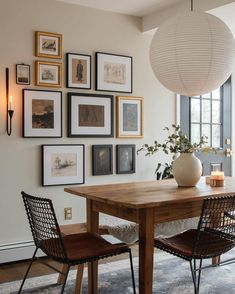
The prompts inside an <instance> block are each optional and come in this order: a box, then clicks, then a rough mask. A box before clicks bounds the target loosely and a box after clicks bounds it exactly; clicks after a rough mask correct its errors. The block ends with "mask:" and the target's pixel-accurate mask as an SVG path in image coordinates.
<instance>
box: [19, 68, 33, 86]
mask: <svg viewBox="0 0 235 294" xmlns="http://www.w3.org/2000/svg"><path fill="white" fill-rule="evenodd" d="M23 68H24V69H25V70H28V81H27V82H26V81H25V82H24V81H23V80H22V81H20V77H19V74H20V70H21V71H22V70H23ZM21 79H23V77H21ZM30 83H31V72H30V65H29V64H24V63H21V64H16V84H17V85H30Z"/></svg>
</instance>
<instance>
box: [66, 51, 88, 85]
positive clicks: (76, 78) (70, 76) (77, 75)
mask: <svg viewBox="0 0 235 294" xmlns="http://www.w3.org/2000/svg"><path fill="white" fill-rule="evenodd" d="M66 57H67V58H66V59H67V88H76V89H91V55H84V54H75V53H67V54H66Z"/></svg>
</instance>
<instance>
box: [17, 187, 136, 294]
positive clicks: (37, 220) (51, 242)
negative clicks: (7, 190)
mask: <svg viewBox="0 0 235 294" xmlns="http://www.w3.org/2000/svg"><path fill="white" fill-rule="evenodd" d="M21 194H22V198H23V202H24V206H25V209H26V214H27V217H28V221H29V224H30V228H31V232H32V235H33V239H34V243H35V246H36V249H35V251H34V253H33V256H32V258H31V261H30V264H29V266H28V268H27V270H26V273H25V275H24V278H23V281H22V283H21V286H20V289H19V291H18V294H20V293H21V291H22V288H23V286H24V283H25V280H26V279H27V276H28V273H29V271H30V269H31V266H32V264H33V262H34V261H35V260H39V261H40V262H42V263H43V264H45V265H46V266H49V267H50V268H52V269H53V270H55V271H57V272H59V273H61V274H63V275H64V276H65V277H64V282H63V284H62V289H61V293H63V292H64V289H65V285H66V281H67V277H68V273H69V270H70V267H71V266H72V265H78V264H83V263H86V262H92V261H96V260H99V259H103V258H107V257H110V256H114V255H119V254H123V253H129V258H130V267H131V278H132V285H133V293H134V294H136V288H135V277H134V267H133V259H132V253H131V249H130V248H129V247H128V248H124V249H120V250H116V251H115V252H112V253H108V254H103V255H100V256H95V257H91V258H86V259H82V260H71V259H69V258H68V255H67V251H66V247H65V244H64V240H63V237H62V235H61V232H60V227H59V225H58V222H57V218H56V214H55V211H54V207H53V204H52V201H51V200H50V199H47V198H40V197H35V196H31V195H28V194H26V193H25V192H21ZM38 249H41V250H42V251H43V252H44V253H45V254H46V255H47V256H48V257H49V258H52V259H53V260H55V261H57V262H60V263H62V264H67V265H68V267H67V270H66V272H62V271H60V270H58V269H56V268H55V267H53V266H51V265H50V264H48V263H46V262H44V261H42V259H40V258H38V257H36V254H37V251H38Z"/></svg>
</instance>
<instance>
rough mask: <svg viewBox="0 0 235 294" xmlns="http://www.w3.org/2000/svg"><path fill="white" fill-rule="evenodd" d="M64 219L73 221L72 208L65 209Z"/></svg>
mask: <svg viewBox="0 0 235 294" xmlns="http://www.w3.org/2000/svg"><path fill="white" fill-rule="evenodd" d="M64 219H65V220H71V219H72V207H66V208H65V209H64Z"/></svg>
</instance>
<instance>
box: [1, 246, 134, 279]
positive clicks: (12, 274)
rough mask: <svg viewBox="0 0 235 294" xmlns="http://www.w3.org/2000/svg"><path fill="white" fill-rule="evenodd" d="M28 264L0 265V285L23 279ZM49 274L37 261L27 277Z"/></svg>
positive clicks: (25, 262) (49, 271)
mask: <svg viewBox="0 0 235 294" xmlns="http://www.w3.org/2000/svg"><path fill="white" fill-rule="evenodd" d="M131 249H132V254H133V256H137V255H138V246H137V245H135V246H132V247H131ZM125 258H129V256H128V255H127V254H122V255H119V256H115V257H112V258H107V259H104V260H100V263H105V262H109V261H114V260H121V259H125ZM44 260H45V261H47V262H48V263H50V264H51V265H53V266H54V267H56V268H58V269H61V265H60V264H59V263H57V262H54V261H51V260H49V259H44ZM29 262H30V261H20V262H14V263H6V264H2V265H0V283H4V282H11V281H16V280H21V279H23V276H24V274H25V272H26V270H27V267H28V265H29ZM51 273H54V271H53V270H52V269H50V268H49V267H47V266H45V265H43V264H42V263H40V262H38V261H35V262H34V263H33V266H32V267H31V270H30V272H29V277H37V276H42V275H48V274H51Z"/></svg>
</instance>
